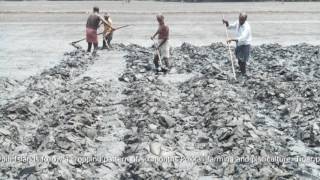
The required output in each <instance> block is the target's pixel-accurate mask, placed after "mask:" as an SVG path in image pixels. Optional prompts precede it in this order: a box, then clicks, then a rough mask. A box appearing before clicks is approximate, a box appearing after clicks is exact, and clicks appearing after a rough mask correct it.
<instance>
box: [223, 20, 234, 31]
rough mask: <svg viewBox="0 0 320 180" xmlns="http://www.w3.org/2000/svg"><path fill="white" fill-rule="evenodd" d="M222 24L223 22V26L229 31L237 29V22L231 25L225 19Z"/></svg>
mask: <svg viewBox="0 0 320 180" xmlns="http://www.w3.org/2000/svg"><path fill="white" fill-rule="evenodd" d="M222 22H223V24H225V25H226V27H227V28H228V29H236V27H237V22H234V23H232V24H230V23H229V22H228V21H227V20H224V19H222Z"/></svg>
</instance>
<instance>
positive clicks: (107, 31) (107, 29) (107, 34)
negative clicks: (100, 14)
mask: <svg viewBox="0 0 320 180" xmlns="http://www.w3.org/2000/svg"><path fill="white" fill-rule="evenodd" d="M104 19H105V20H106V21H107V22H108V23H107V24H106V23H103V24H104V31H103V45H102V49H106V48H108V49H110V48H112V46H111V40H112V37H113V31H114V29H113V28H112V19H111V17H110V15H109V13H106V14H105V15H104ZM106 42H107V43H106Z"/></svg>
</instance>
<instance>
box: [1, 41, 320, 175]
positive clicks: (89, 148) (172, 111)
mask: <svg viewBox="0 0 320 180" xmlns="http://www.w3.org/2000/svg"><path fill="white" fill-rule="evenodd" d="M153 51H154V50H153V49H152V48H151V47H142V46H139V45H134V44H130V45H123V44H117V45H115V46H114V49H113V50H111V51H99V53H98V56H96V57H93V56H91V55H89V54H87V53H85V52H84V51H83V50H82V49H77V50H75V51H72V52H69V53H66V54H65V55H64V58H63V60H62V61H61V62H60V63H59V64H58V65H57V66H55V67H53V68H51V69H48V70H45V71H43V72H42V73H40V74H38V75H35V76H31V77H29V78H27V79H26V80H24V81H15V80H11V79H8V78H3V79H1V84H0V88H1V91H0V93H1V105H0V117H1V121H0V144H1V146H0V156H1V161H0V163H1V165H0V177H1V179H27V180H36V179H60V180H63V179H318V178H319V177H320V166H319V165H320V148H319V147H320V127H319V126H320V124H319V112H320V111H319V109H320V84H319V78H320V66H319V65H320V61H319V57H320V55H319V46H313V45H308V44H298V45H292V46H281V45H278V44H263V45H259V46H254V47H253V48H252V57H251V59H250V64H249V66H248V72H249V75H250V77H249V78H248V79H247V78H238V80H234V79H233V78H232V73H231V65H230V61H229V58H228V53H227V52H228V51H227V47H226V46H225V45H224V44H222V43H214V44H211V45H209V46H194V45H191V44H187V43H184V44H182V45H181V46H180V47H176V48H172V49H171V55H172V57H171V63H172V67H173V68H172V69H171V71H170V73H169V74H158V75H157V74H155V73H154V71H153V65H152V56H153ZM236 68H237V66H236ZM118 73H120V74H118ZM237 73H238V72H237Z"/></svg>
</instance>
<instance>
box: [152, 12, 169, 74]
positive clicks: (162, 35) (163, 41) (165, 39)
mask: <svg viewBox="0 0 320 180" xmlns="http://www.w3.org/2000/svg"><path fill="white" fill-rule="evenodd" d="M157 21H158V23H159V28H158V30H157V32H156V33H155V34H154V35H153V36H152V37H151V40H154V38H155V37H156V36H157V35H158V43H156V44H155V46H156V49H157V53H156V54H155V56H154V59H153V62H154V65H155V67H156V69H157V71H158V72H160V71H163V72H167V71H168V70H169V57H170V46H169V27H168V26H167V25H165V23H164V16H163V15H161V14H159V15H157ZM162 60H163V61H162ZM161 62H164V64H165V67H160V65H161Z"/></svg>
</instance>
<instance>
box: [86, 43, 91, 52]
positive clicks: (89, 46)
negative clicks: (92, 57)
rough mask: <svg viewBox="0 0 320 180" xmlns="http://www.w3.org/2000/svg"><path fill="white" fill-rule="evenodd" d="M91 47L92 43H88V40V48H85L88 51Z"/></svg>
mask: <svg viewBox="0 0 320 180" xmlns="http://www.w3.org/2000/svg"><path fill="white" fill-rule="evenodd" d="M91 47H92V43H89V42H88V50H87V52H90V51H91Z"/></svg>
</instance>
